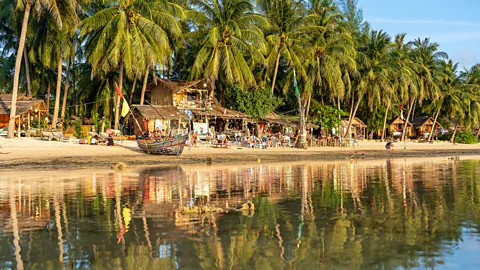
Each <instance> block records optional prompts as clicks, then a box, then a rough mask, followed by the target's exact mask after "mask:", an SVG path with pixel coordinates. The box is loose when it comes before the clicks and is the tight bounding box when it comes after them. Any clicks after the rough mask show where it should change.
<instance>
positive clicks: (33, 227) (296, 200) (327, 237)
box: [0, 160, 480, 269]
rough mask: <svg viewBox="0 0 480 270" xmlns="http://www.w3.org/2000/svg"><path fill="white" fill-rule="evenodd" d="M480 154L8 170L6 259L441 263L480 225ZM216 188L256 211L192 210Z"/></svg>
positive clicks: (3, 211)
mask: <svg viewBox="0 0 480 270" xmlns="http://www.w3.org/2000/svg"><path fill="white" fill-rule="evenodd" d="M479 173H480V164H479V162H478V161H475V160H472V161H456V160H448V161H442V162H423V163H415V162H411V161H407V160H387V161H386V162H385V163H383V164H380V163H379V164H369V163H360V162H358V163H357V162H344V163H336V164H333V163H325V164H307V165H305V164H298V165H295V164H293V165H292V164H282V165H263V164H262V165H255V166H251V167H231V166H230V167H228V166H225V167H221V166H220V167H217V168H214V167H209V168H201V167H186V168H179V167H174V168H159V169H148V170H145V171H143V172H141V173H140V174H138V173H128V172H126V173H113V172H104V173H100V172H96V173H89V174H84V175H82V176H81V177H64V176H62V175H61V174H56V173H46V174H45V175H42V176H40V177H39V176H36V177H30V178H29V177H24V178H18V176H15V177H10V176H9V177H4V176H2V177H0V180H4V182H3V183H4V184H2V186H0V215H1V217H2V219H0V228H1V230H2V232H3V233H2V234H0V240H2V241H0V261H1V262H2V263H1V264H0V267H1V268H22V267H24V268H27V269H36V268H38V269H55V268H61V267H62V266H63V267H64V268H82V267H87V268H90V267H93V268H97V269H112V268H125V269H133V268H139V269H144V268H147V269H172V268H182V269H183V268H192V269H211V268H219V269H255V268H258V269H286V268H306V269H312V268H316V269H323V268H332V267H339V268H387V269H390V268H398V267H402V268H411V267H423V268H434V267H436V266H437V265H439V264H441V263H442V262H443V261H444V260H445V259H446V258H448V257H449V255H450V254H451V253H453V252H459V251H458V250H455V249H454V247H455V245H456V243H458V242H459V241H461V239H462V237H465V233H466V232H465V229H466V228H469V229H473V233H475V234H476V235H477V237H478V235H479V233H480V206H479V199H480V198H479V192H480V185H479V179H478V175H479ZM196 198H205V203H207V204H209V205H213V206H216V207H221V208H227V206H228V207H232V206H234V205H236V204H240V203H243V202H245V201H246V200H252V201H253V203H254V204H255V212H254V213H250V214H248V213H244V214H242V213H237V212H230V213H225V214H216V213H215V214H214V213H212V214H204V215H199V214H197V215H187V214H182V213H181V211H179V209H181V207H183V206H186V205H189V204H192V203H195V201H196Z"/></svg>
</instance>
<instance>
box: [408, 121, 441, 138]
mask: <svg viewBox="0 0 480 270" xmlns="http://www.w3.org/2000/svg"><path fill="white" fill-rule="evenodd" d="M433 122H434V119H433V118H431V117H429V116H418V117H415V118H414V119H413V120H412V125H413V129H412V136H414V137H426V136H429V135H430V132H432V131H434V132H435V131H436V130H438V129H439V128H442V125H441V124H440V123H438V122H435V127H433Z"/></svg>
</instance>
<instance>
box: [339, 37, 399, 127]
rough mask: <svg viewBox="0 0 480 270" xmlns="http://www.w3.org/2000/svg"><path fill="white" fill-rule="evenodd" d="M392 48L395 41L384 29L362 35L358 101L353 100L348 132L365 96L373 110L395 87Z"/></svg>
mask: <svg viewBox="0 0 480 270" xmlns="http://www.w3.org/2000/svg"><path fill="white" fill-rule="evenodd" d="M392 48H393V43H392V42H391V40H390V36H389V35H388V34H387V33H386V32H384V31H375V30H372V31H369V32H367V33H364V34H363V35H362V36H361V37H360V47H359V49H358V55H357V65H358V71H359V73H360V76H359V78H358V79H356V80H355V82H354V85H355V87H356V88H357V100H356V103H353V102H352V104H351V106H352V107H351V108H350V109H351V114H350V119H349V121H348V122H349V123H348V126H347V130H346V132H348V130H350V127H351V125H352V121H353V119H354V118H355V115H356V113H357V110H358V107H359V106H360V103H361V102H362V99H363V97H364V96H365V97H366V98H367V105H368V108H369V109H370V111H371V110H373V106H374V104H378V103H379V102H380V101H381V98H382V93H383V92H384V91H391V89H392V88H393V84H392V81H391V60H390V52H391V49H392ZM345 135H347V134H345ZM349 136H350V135H349Z"/></svg>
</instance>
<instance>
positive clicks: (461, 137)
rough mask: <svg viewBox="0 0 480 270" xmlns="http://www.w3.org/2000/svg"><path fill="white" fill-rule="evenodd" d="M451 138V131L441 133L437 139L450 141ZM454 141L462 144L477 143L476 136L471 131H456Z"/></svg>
mask: <svg viewBox="0 0 480 270" xmlns="http://www.w3.org/2000/svg"><path fill="white" fill-rule="evenodd" d="M451 138H452V133H447V134H442V135H439V136H438V140H439V141H450V139H451ZM455 142H456V143H462V144H476V143H478V139H477V136H475V135H473V134H472V133H471V132H468V131H465V132H458V133H457V134H455Z"/></svg>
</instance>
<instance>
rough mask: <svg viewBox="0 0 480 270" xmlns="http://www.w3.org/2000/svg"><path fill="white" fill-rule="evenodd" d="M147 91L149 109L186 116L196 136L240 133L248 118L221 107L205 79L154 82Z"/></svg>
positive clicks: (159, 79) (160, 80)
mask: <svg viewBox="0 0 480 270" xmlns="http://www.w3.org/2000/svg"><path fill="white" fill-rule="evenodd" d="M147 89H148V90H149V91H150V99H151V102H150V103H151V104H152V105H154V106H172V108H175V109H176V110H177V111H181V112H183V113H185V114H186V115H188V116H189V118H190V120H191V122H192V123H191V124H192V127H191V128H192V129H193V130H194V131H195V132H196V133H198V134H207V133H212V134H213V133H216V132H220V133H223V132H228V131H233V130H243V127H244V119H245V118H246V117H247V116H246V115H245V114H243V113H241V112H238V111H234V110H229V109H227V108H225V107H222V106H221V105H220V103H219V102H218V101H217V100H216V99H215V98H214V97H213V87H212V85H211V84H210V83H209V82H208V81H207V80H205V79H203V80H197V81H190V82H181V81H172V80H168V79H161V78H157V79H156V80H155V81H154V82H152V83H150V84H149V86H148V87H147ZM135 106H136V105H135Z"/></svg>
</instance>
